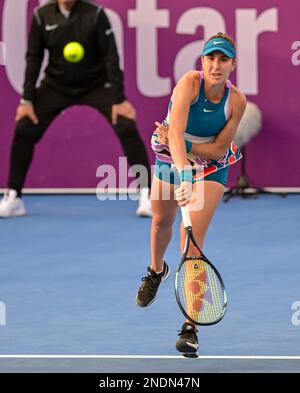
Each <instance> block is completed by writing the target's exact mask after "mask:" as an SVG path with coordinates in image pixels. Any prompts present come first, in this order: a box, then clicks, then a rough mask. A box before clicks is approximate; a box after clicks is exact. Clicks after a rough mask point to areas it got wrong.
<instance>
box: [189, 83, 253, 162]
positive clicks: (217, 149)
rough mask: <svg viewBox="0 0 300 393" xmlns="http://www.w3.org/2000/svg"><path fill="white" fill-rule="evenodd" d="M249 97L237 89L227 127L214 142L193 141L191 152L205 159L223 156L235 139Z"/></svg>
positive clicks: (233, 93)
mask: <svg viewBox="0 0 300 393" xmlns="http://www.w3.org/2000/svg"><path fill="white" fill-rule="evenodd" d="M246 105H247V99H246V97H245V95H244V94H243V93H241V92H240V91H238V90H237V89H235V90H234V91H232V94H231V107H232V111H231V116H230V119H229V120H228V122H227V123H226V125H225V127H224V128H223V129H222V130H221V132H220V133H219V134H218V135H217V137H216V139H215V140H214V142H212V143H203V144H195V143H193V145H192V149H191V153H192V154H194V155H195V156H198V157H202V158H204V159H213V160H218V159H220V158H222V157H223V156H224V154H225V152H226V150H227V149H228V148H229V146H230V144H231V142H232V141H233V138H234V135H235V133H236V131H237V129H238V126H239V123H240V121H241V118H242V116H243V114H244V112H245V109H246Z"/></svg>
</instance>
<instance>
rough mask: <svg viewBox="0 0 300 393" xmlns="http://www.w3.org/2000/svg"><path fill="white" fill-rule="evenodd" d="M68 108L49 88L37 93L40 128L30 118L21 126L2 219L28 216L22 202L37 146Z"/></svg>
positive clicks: (14, 145)
mask: <svg viewBox="0 0 300 393" xmlns="http://www.w3.org/2000/svg"><path fill="white" fill-rule="evenodd" d="M68 105H71V100H70V99H67V98H66V97H64V96H61V95H60V94H57V93H56V92H53V90H51V89H49V88H48V87H46V86H42V87H40V88H39V89H37V93H36V98H35V101H34V109H35V113H36V115H37V117H38V120H39V122H38V124H34V123H33V122H32V121H31V120H30V119H29V118H28V117H25V118H22V119H21V120H20V121H19V122H18V123H17V124H16V129H15V134H14V139H13V143H12V147H11V154H10V167H9V178H8V191H7V193H6V194H5V196H4V197H3V199H2V200H1V203H0V217H14V216H20V215H24V214H26V210H25V206H24V203H23V201H22V199H21V194H22V188H23V185H24V182H25V179H26V175H27V172H28V170H29V167H30V164H31V161H32V158H33V154H34V148H35V145H36V143H37V142H38V141H39V140H40V139H41V138H42V136H43V135H44V133H45V131H46V130H47V128H48V126H49V124H50V123H51V121H52V120H53V119H54V118H55V117H56V116H57V115H58V114H59V113H60V112H61V111H62V110H63V109H64V108H65V107H66V106H68Z"/></svg>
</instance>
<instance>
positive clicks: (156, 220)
mask: <svg viewBox="0 0 300 393" xmlns="http://www.w3.org/2000/svg"><path fill="white" fill-rule="evenodd" d="M173 222H174V217H173V216H169V215H165V214H157V213H155V211H153V216H152V225H153V227H154V228H157V229H161V228H165V229H167V228H170V227H172V225H173Z"/></svg>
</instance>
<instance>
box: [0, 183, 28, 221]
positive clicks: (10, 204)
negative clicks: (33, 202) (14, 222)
mask: <svg viewBox="0 0 300 393" xmlns="http://www.w3.org/2000/svg"><path fill="white" fill-rule="evenodd" d="M25 214H26V209H25V205H24V202H23V201H22V199H21V198H18V197H17V191H16V190H8V191H7V192H6V193H5V194H4V196H3V198H2V199H1V201H0V218H8V217H19V216H24V215H25Z"/></svg>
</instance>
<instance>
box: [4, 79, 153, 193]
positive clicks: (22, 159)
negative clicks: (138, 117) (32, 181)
mask: <svg viewBox="0 0 300 393" xmlns="http://www.w3.org/2000/svg"><path fill="white" fill-rule="evenodd" d="M71 105H89V106H91V107H94V108H96V109H97V110H98V111H99V112H100V113H101V114H102V115H103V116H105V117H106V119H107V120H108V121H109V123H110V124H111V109H112V98H111V91H110V88H106V87H104V86H99V87H96V88H93V89H92V90H90V91H89V92H88V93H85V94H84V95H81V96H68V95H63V94H62V93H60V92H58V91H56V90H53V89H52V88H51V87H49V86H47V85H45V84H42V85H41V87H39V88H38V89H37V93H36V98H35V101H34V108H35V112H36V115H37V117H38V119H39V123H38V124H36V125H35V124H33V123H32V121H31V120H30V119H29V118H27V117H26V118H23V119H21V120H20V121H19V122H18V123H17V126H16V130H15V135H14V139H13V144H12V149H11V156H10V171H9V180H8V187H9V188H10V189H14V190H16V191H17V192H18V195H21V192H22V188H23V185H24V182H25V178H26V175H27V172H28V170H29V167H30V164H31V161H32V158H33V154H34V148H35V145H36V143H37V142H39V141H40V139H41V138H42V136H43V135H44V133H45V131H46V130H47V128H48V126H49V125H50V123H51V122H52V121H53V120H54V119H55V117H56V116H57V115H59V114H60V112H61V111H63V110H64V109H66V108H67V107H69V106H71ZM111 125H112V124H111ZM112 127H113V128H114V130H115V132H116V135H117V136H118V138H119V140H120V142H121V145H122V147H123V150H124V153H125V155H126V156H127V159H128V163H129V165H130V166H133V165H143V166H144V167H145V168H146V169H147V172H148V176H147V178H145V176H144V178H143V176H140V179H139V183H140V184H141V187H149V188H150V182H151V174H150V166H149V161H148V157H147V152H146V149H145V145H144V143H143V141H142V139H141V137H140V135H139V133H138V130H137V127H136V123H135V122H134V121H132V120H130V119H127V118H125V117H123V116H119V117H118V121H117V124H116V125H112ZM78 148H80V147H78Z"/></svg>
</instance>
